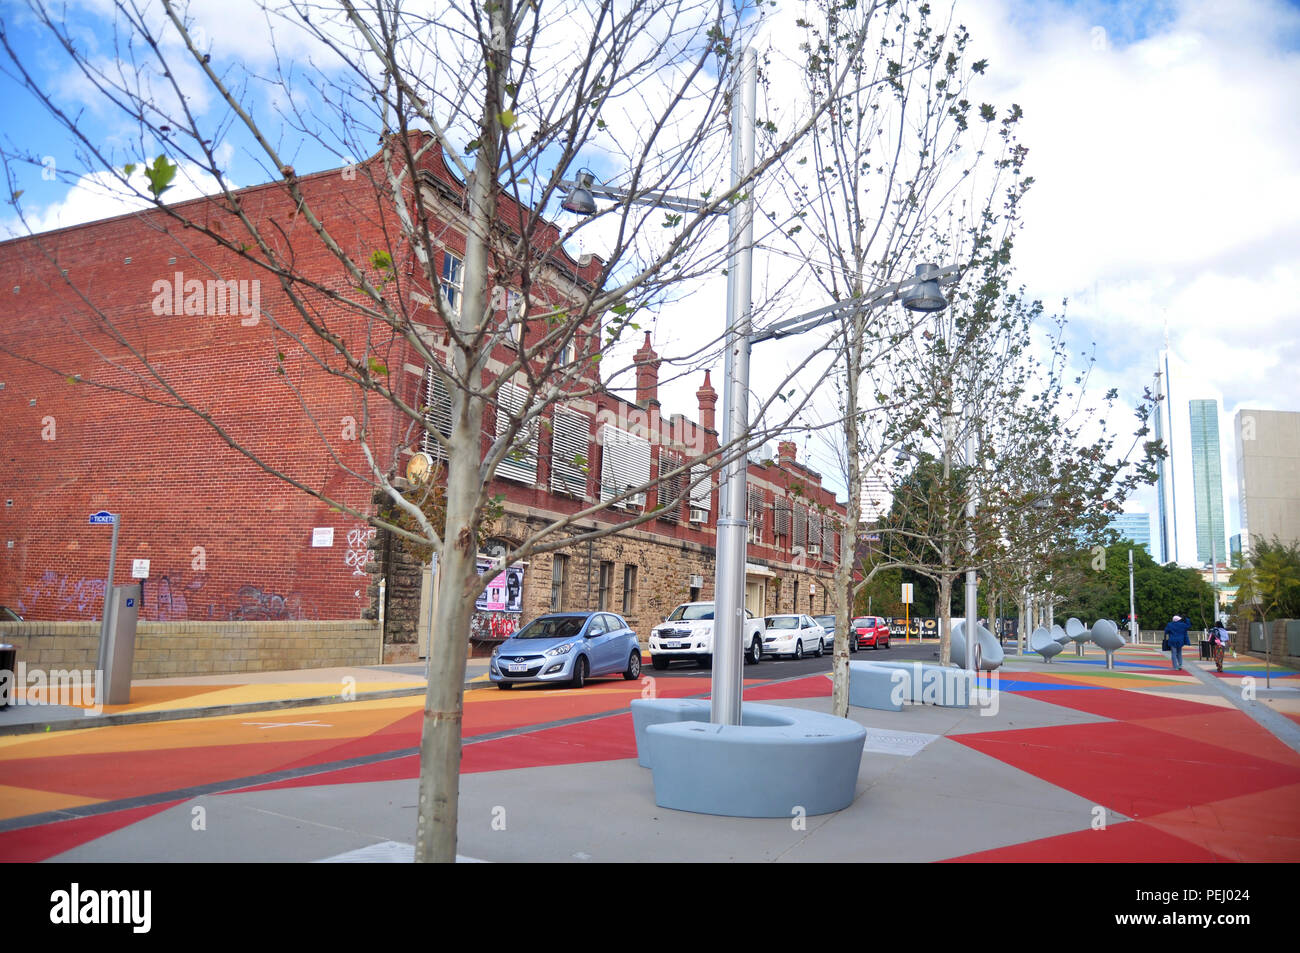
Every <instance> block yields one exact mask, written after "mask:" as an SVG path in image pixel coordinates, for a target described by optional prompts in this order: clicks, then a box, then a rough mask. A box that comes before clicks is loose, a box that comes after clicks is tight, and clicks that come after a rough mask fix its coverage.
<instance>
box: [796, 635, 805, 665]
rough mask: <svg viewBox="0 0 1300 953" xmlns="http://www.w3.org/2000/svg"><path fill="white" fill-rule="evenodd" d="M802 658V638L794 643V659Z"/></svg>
mask: <svg viewBox="0 0 1300 953" xmlns="http://www.w3.org/2000/svg"><path fill="white" fill-rule="evenodd" d="M801 658H803V639H800V640H799V641H798V642H796V643H795V644H794V660H795V661H796V662H797V661H799V660H800V659H801Z"/></svg>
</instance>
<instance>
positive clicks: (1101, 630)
mask: <svg viewBox="0 0 1300 953" xmlns="http://www.w3.org/2000/svg"><path fill="white" fill-rule="evenodd" d="M1088 635H1089V637H1090V638H1091V639H1092V641H1093V642H1095V643H1096V645H1097V647H1098V648H1099V649H1101V650H1102V651H1103V652H1105V653H1106V667H1107V668H1114V667H1115V653H1116V652H1117V651H1118V650H1119V649H1121V648H1123V647H1124V645H1125V644H1126V643H1125V641H1124V636H1122V635H1120V634H1119V628H1118V627H1117V626H1116V625H1115V623H1114V622H1112V621H1111V620H1110V619H1098V620H1097V621H1096V622H1094V623H1093V624H1092V631H1091V632H1089V633H1088Z"/></svg>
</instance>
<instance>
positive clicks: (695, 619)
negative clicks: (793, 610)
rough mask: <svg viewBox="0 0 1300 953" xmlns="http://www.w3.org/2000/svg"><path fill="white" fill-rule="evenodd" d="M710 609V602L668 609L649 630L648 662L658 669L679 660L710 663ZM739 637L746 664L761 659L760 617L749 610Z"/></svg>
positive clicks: (683, 604) (761, 622)
mask: <svg viewBox="0 0 1300 953" xmlns="http://www.w3.org/2000/svg"><path fill="white" fill-rule="evenodd" d="M713 612H714V609H713V603H712V602H683V603H682V604H681V605H679V606H678V607H677V608H676V609H674V610H673V611H672V612H670V613H669V614H668V616H667V617H666V618H665V619H664V621H663V624H662V625H657V626H655V627H654V628H653V629H651V630H650V664H651V665H653V666H654V667H655V668H656V669H659V670H661V671H662V670H663V669H666V668H667V667H668V665H669V664H670V663H671V662H673V661H674V660H678V659H684V660H687V661H693V662H696V663H698V664H699V665H702V666H706V667H707V666H709V665H712V664H713ZM740 636H741V642H740V644H741V651H743V652H744V653H745V664H746V665H752V664H754V663H756V662H758V661H759V660H760V659H762V657H763V620H762V619H755V618H754V614H753V613H752V612H750V611H749V610H748V609H746V610H745V628H744V630H743V631H742V632H741V634H740Z"/></svg>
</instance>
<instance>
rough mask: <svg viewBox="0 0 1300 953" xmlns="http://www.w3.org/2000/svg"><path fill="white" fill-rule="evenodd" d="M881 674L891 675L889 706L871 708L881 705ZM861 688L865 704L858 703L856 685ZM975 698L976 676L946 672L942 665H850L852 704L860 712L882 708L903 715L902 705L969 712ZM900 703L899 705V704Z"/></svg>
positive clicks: (883, 684) (883, 683)
mask: <svg viewBox="0 0 1300 953" xmlns="http://www.w3.org/2000/svg"><path fill="white" fill-rule="evenodd" d="M881 670H883V671H885V672H886V673H888V675H887V677H888V691H887V692H885V699H884V700H885V702H886V704H867V703H865V702H868V701H879V700H880V694H879V693H880V692H881V691H882V690H884V689H885V687H886V681H885V679H884V678H882V677H881V675H879V674H873V672H880V671H881ZM855 682H858V683H859V684H860V688H859V695H858V697H859V698H862V699H863V700H864V702H863V703H859V702H856V701H854V691H853V686H854V683H855ZM974 698H975V681H974V678H973V676H972V673H971V672H969V671H967V670H966V669H964V668H944V667H943V666H942V665H928V664H926V663H924V662H875V661H871V662H850V663H849V704H850V705H858V706H859V707H860V708H878V709H880V710H883V711H899V710H900V709H901V708H902V705H901V702H912V703H913V704H917V705H921V704H925V705H938V706H939V707H941V708H969V707H970V705H971V701H972V700H973V699H974ZM896 703H898V704H896Z"/></svg>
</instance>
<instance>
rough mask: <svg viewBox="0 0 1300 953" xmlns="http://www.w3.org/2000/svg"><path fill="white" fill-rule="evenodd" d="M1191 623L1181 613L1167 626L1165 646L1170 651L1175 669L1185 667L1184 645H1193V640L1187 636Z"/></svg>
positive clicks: (1176, 670) (1179, 670) (1178, 669)
mask: <svg viewBox="0 0 1300 953" xmlns="http://www.w3.org/2000/svg"><path fill="white" fill-rule="evenodd" d="M1190 628H1191V624H1190V623H1189V622H1188V621H1187V620H1186V619H1184V618H1183V617H1182V616H1180V615H1176V616H1174V617H1173V619H1172V620H1171V621H1170V622H1169V624H1168V625H1166V626H1165V644H1164V646H1163V648H1165V649H1167V650H1168V651H1169V657H1170V659H1171V660H1172V661H1173V665H1174V671H1175V672H1181V671H1182V669H1183V646H1184V645H1191V644H1192V640H1191V639H1190V638H1188V637H1187V630H1188V629H1190Z"/></svg>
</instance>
